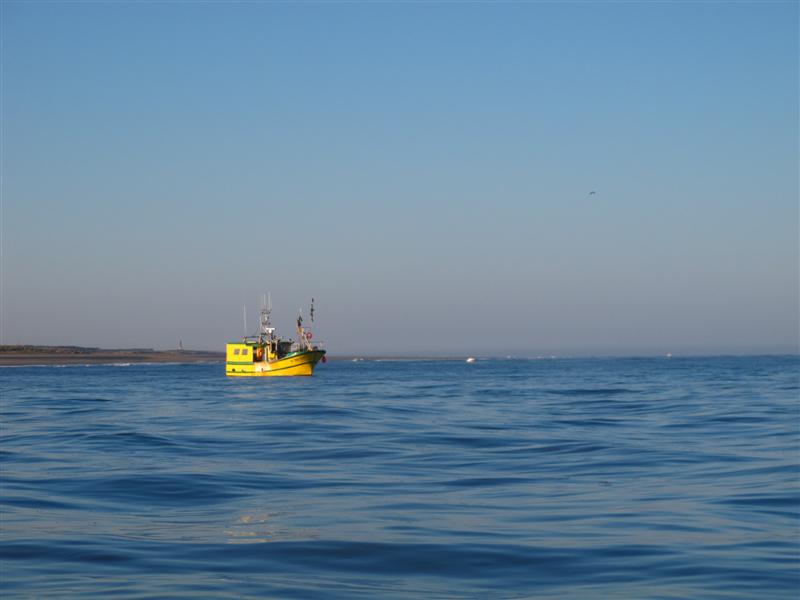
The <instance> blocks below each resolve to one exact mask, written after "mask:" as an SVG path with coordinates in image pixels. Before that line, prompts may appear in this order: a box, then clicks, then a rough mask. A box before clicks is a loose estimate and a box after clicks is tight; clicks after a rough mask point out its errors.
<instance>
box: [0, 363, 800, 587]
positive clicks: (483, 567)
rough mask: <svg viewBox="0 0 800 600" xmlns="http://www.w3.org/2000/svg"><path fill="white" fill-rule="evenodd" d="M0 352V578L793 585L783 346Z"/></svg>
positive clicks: (796, 560) (798, 509) (188, 583)
mask: <svg viewBox="0 0 800 600" xmlns="http://www.w3.org/2000/svg"><path fill="white" fill-rule="evenodd" d="M223 369H224V368H223V365H222V364H162V365H158V364H154V365H142V364H131V365H127V366H126V365H115V366H112V365H107V366H64V367H61V368H53V367H20V368H2V369H0V390H1V391H2V403H1V408H2V413H1V414H0V417H1V419H0V422H1V423H2V432H1V434H2V435H1V436H0V453H1V454H0V457H1V459H2V463H0V464H1V466H2V472H1V474H2V478H1V479H0V483H2V488H1V490H0V502H2V504H1V506H0V509H1V510H2V513H1V516H2V520H1V521H0V525H1V526H2V529H1V531H0V595H1V596H2V597H3V598H85V597H92V596H93V597H98V598H169V597H176V598H568V599H569V598H576V599H577V598H580V599H583V598H669V599H672V598H704V599H705V598H787V599H792V600H796V599H797V598H798V595H800V467H799V465H800V414H799V411H800V408H799V406H800V402H799V400H798V394H799V393H800V391H799V389H798V383H799V379H800V359H798V357H794V356H791V357H734V358H731V357H714V358H671V359H667V358H642V359H556V360H479V361H477V362H476V363H474V364H466V363H465V362H463V361H369V360H367V361H363V362H337V361H330V362H328V363H327V364H324V365H319V366H318V368H317V370H316V373H315V375H314V376H313V377H311V378H285V379H281V378H268V379H232V378H231V379H229V378H226V377H225V375H224V370H223Z"/></svg>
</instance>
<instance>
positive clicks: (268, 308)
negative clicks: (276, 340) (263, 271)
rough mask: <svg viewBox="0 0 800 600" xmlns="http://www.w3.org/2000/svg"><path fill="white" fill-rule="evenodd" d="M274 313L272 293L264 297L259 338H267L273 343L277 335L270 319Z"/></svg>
mask: <svg viewBox="0 0 800 600" xmlns="http://www.w3.org/2000/svg"><path fill="white" fill-rule="evenodd" d="M271 313H272V297H271V296H270V293H269V292H267V293H266V294H264V296H263V300H262V303H261V331H260V332H259V337H260V338H262V341H263V338H266V340H267V341H269V342H271V341H272V336H273V334H274V333H275V328H274V327H272V326H271V325H270V322H269V317H270V314H271Z"/></svg>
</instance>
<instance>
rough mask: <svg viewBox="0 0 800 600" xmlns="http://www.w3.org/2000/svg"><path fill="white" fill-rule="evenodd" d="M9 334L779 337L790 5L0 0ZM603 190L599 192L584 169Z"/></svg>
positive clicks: (590, 344)
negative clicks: (302, 319) (306, 327)
mask: <svg viewBox="0 0 800 600" xmlns="http://www.w3.org/2000/svg"><path fill="white" fill-rule="evenodd" d="M2 34H3V35H2V37H3V41H2V61H3V65H2V66H3V82H2V105H3V106H2V111H3V123H2V125H3V132H2V149H3V157H2V163H3V164H2V167H3V187H2V202H3V207H2V233H3V241H2V254H3V256H2V267H3V269H2V300H3V302H2V342H3V343H35V344H77V345H91V346H102V347H130V346H137V347H155V348H170V347H175V346H177V344H178V340H179V339H181V340H183V344H184V346H185V347H190V348H197V349H220V348H222V347H223V344H224V343H225V342H226V341H229V340H232V339H236V338H237V337H239V336H241V335H242V329H243V324H242V304H243V303H246V304H247V306H248V317H249V321H250V322H249V329H251V330H254V329H255V327H256V314H257V304H258V302H259V297H260V294H261V293H262V292H265V291H271V293H272V298H273V305H274V311H273V314H274V317H275V318H274V324H275V325H277V326H278V327H279V330H280V331H281V332H283V333H284V335H286V336H289V335H291V334H292V333H293V331H292V327H293V321H294V318H295V316H296V313H297V309H298V307H299V306H301V305H303V306H305V307H306V309H307V306H308V302H309V300H310V298H311V297H312V296H313V297H314V298H316V301H317V302H316V304H317V306H316V309H317V317H318V318H317V327H316V332H317V337H320V338H323V339H324V340H326V341H327V343H328V346H329V350H330V351H331V352H332V353H369V352H383V353H385V352H393V353H398V354H399V353H405V354H414V353H428V352H444V353H463V354H476V355H481V354H539V353H548V354H549V353H555V354H587V353H589V354H630V353H665V352H673V353H681V352H691V353H728V352H731V353H747V352H796V351H797V349H798V331H799V327H800V324H799V322H798V288H799V287H800V284H799V282H798V270H799V269H798V255H799V253H800V249H799V247H798V228H799V227H800V223H799V217H798V3H797V2H753V3H748V2H735V3H722V2H720V3H715V2H712V3H709V2H703V3H699V2H698V3H693V2H683V3H679V4H675V3H667V2H663V3H662V2H648V3H636V2H620V3H615V2H572V3H549V2H530V3H459V2H452V3H450V2H447V3H444V2H443V3H433V4H429V3H406V2H385V3H384V2H382V3H370V2H352V3H351V2H332V3H327V2H306V3H299V4H296V3H259V2H242V3H238V2H237V3H226V2H197V3H196V2H186V3H183V2H164V3H159V2H146V3H133V2H130V3H129V2H109V3H103V2H85V3H80V2H74V3H73V2H35V3H25V2H3V4H2ZM591 191H595V192H596V193H595V194H590V192H591Z"/></svg>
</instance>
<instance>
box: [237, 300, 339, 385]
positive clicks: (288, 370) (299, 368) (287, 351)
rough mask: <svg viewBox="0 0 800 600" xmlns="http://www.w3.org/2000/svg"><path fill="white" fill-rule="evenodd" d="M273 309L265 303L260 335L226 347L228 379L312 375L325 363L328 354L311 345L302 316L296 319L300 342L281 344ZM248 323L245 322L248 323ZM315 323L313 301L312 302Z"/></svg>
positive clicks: (315, 345) (283, 341)
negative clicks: (273, 320) (275, 325)
mask: <svg viewBox="0 0 800 600" xmlns="http://www.w3.org/2000/svg"><path fill="white" fill-rule="evenodd" d="M271 310H272V309H271V307H270V306H268V305H267V303H266V301H265V302H264V306H263V308H262V309H261V329H260V331H259V333H258V335H255V336H245V337H244V338H243V339H242V341H241V342H232V343H230V344H227V345H226V352H225V374H226V375H227V376H228V377H286V376H296V375H306V376H308V375H313V374H314V367H315V366H316V365H317V363H318V362H319V361H320V360H321V361H322V362H325V350H323V349H322V348H321V347H320V345H319V344H318V343H317V344H312V343H311V339H312V337H313V336H312V334H311V331H309V330H308V329H306V328H305V327H303V316H302V314H301V315H300V316H299V317H298V318H297V335H298V341H297V342H293V341H292V340H282V339H281V338H279V337H277V336H276V335H275V328H274V327H271V326H270V322H269V318H270V312H271ZM245 320H246V319H245ZM311 321H312V322H313V321H314V301H313V299H312V301H311Z"/></svg>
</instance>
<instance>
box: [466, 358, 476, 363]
mask: <svg viewBox="0 0 800 600" xmlns="http://www.w3.org/2000/svg"><path fill="white" fill-rule="evenodd" d="M467 362H468V363H474V362H475V357H474V356H470V357H469V358H468V359H467Z"/></svg>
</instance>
